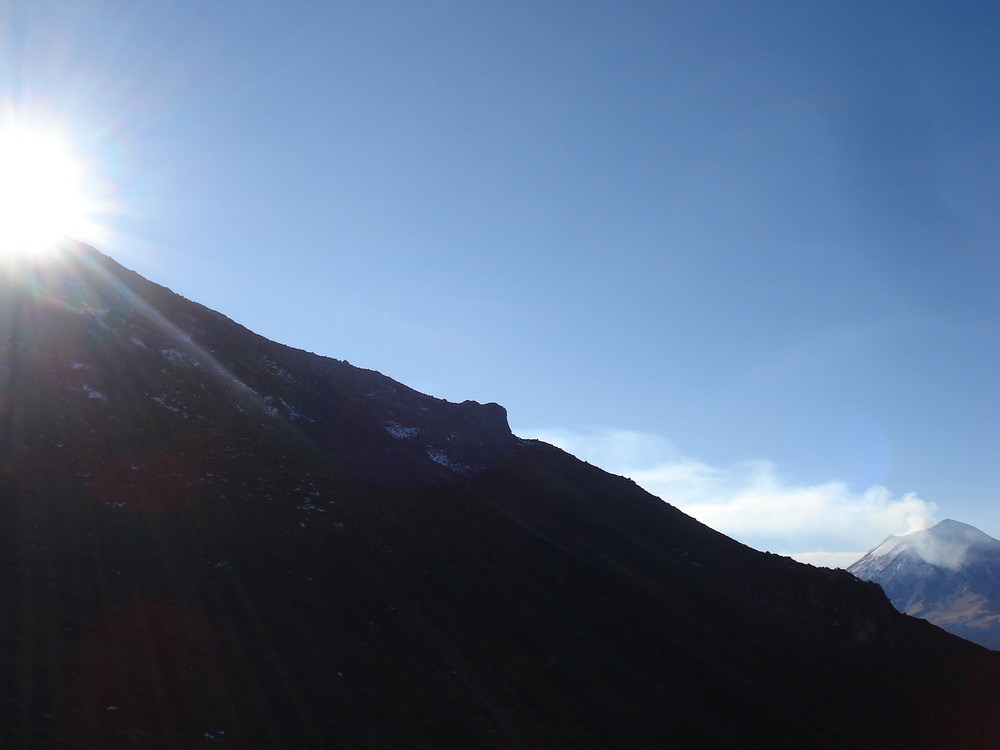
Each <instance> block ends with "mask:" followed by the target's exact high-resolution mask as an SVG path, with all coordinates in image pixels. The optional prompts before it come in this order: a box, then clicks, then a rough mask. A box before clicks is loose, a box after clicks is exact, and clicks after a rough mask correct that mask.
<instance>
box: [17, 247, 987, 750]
mask: <svg viewBox="0 0 1000 750" xmlns="http://www.w3.org/2000/svg"><path fill="white" fill-rule="evenodd" d="M0 283H2V285H3V288H2V289H0V292H2V296H0V394H2V401H0V417H2V421H0V451H2V465H0V471H2V474H0V477H2V483H3V484H2V498H0V501H2V503H0V558H2V565H0V575H2V576H3V582H2V589H0V591H2V592H3V597H4V606H3V610H2V614H0V633H2V642H3V643H4V644H5V645H6V648H5V649H4V651H3V653H2V656H0V744H2V746H3V747H5V748H7V747H9V748H44V747H67V748H132V747H135V748H201V747H206V748H207V747H232V748H258V747H259V748H380V749H381V748H442V747H447V748H498V749H499V748H504V749H506V748H527V749H534V748H539V749H541V748H553V747H564V748H589V747H594V748H597V747H600V748H623V749H624V748H650V749H652V748H698V749H703V748H788V749H789V750H791V749H792V748H795V749H796V750H798V749H800V748H805V747H808V748H830V749H831V750H832V749H833V748H838V749H842V748H870V747H909V748H924V747H926V748H932V747H934V748H937V747H942V746H952V747H963V748H975V747H983V748H986V747H993V746H994V738H995V737H998V736H1000V719H998V718H996V712H995V711H994V710H993V707H994V706H995V705H996V704H997V701H998V699H1000V663H998V661H997V658H996V655H994V654H992V653H990V652H988V651H986V650H984V649H981V648H978V647H976V646H973V645H971V644H968V643H966V642H964V641H961V640H959V639H957V638H954V637H952V636H950V635H948V634H946V633H944V632H943V631H940V630H938V629H937V628H935V627H933V626H931V625H929V624H927V623H925V622H923V621H920V620H916V619H913V618H909V617H906V616H904V615H901V614H899V613H897V612H896V611H895V610H894V609H893V607H892V606H891V605H890V603H889V601H888V600H887V599H886V598H885V596H884V595H883V594H882V592H881V590H880V589H879V587H878V586H876V585H875V584H870V583H864V582H861V581H859V580H858V579H856V578H854V577H853V576H851V575H849V574H847V573H845V572H843V571H833V570H826V569H817V568H812V567H810V566H806V565H801V564H798V563H795V562H793V561H791V560H789V559H787V558H783V557H778V556H774V555H768V554H764V553H760V552H756V551H754V550H751V549H749V548H747V547H745V546H743V545H741V544H738V543H736V542H734V541H732V540H730V539H728V538H726V537H725V536H723V535H721V534H718V533H716V532H714V531H712V530H710V529H708V528H707V527H705V526H703V525H701V524H699V523H698V522H696V521H694V520H693V519H691V518H689V517H688V516H686V515H684V514H683V513H681V512H680V511H678V510H677V509H675V508H673V507H672V506H670V505H669V504H667V503H664V502H662V501H661V500H659V499H657V498H655V497H653V496H651V495H649V494H648V493H646V492H644V491H643V490H641V489H640V488H639V487H637V486H636V485H635V484H634V483H632V482H630V481H628V480H626V479H623V478H620V477H615V476H612V475H609V474H607V473H605V472H603V471H601V470H599V469H597V468H595V467H593V466H590V465H588V464H586V463H584V462H582V461H579V460H577V459H576V458H574V457H572V456H570V455H568V454H566V453H564V452H562V451H560V450H558V449H556V448H554V447H552V446H549V445H546V444H544V443H539V442H536V441H529V440H521V439H518V438H517V437H515V436H514V435H512V434H511V433H510V430H509V428H508V427H507V421H506V414H505V412H504V410H503V408H502V407H500V406H498V405H496V404H487V405H482V404H476V403H472V402H465V403H463V404H453V403H448V402H445V401H442V400H439V399H435V398H432V397H430V396H425V395H423V394H420V393H417V392H415V391H413V390H412V389H409V388H407V387H406V386H403V385H401V384H399V383H396V382H394V381H392V380H391V379H389V378H387V377H385V376H383V375H380V374H379V373H375V372H372V371H368V370H362V369H359V368H356V367H353V366H351V365H349V364H347V363H346V362H340V361H337V360H332V359H327V358H324V357H319V356H316V355H312V354H308V353H305V352H301V351H297V350H293V349H290V348H288V347H285V346H282V345H280V344H276V343H273V342H270V341H267V340H265V339H263V338H261V337H259V336H257V335H255V334H253V333H251V332H250V331H248V330H246V329H244V328H242V327H240V326H238V325H237V324H235V323H233V322H232V321H230V320H228V319H226V318H225V317H223V316H221V315H219V314H218V313H215V312H212V311H210V310H208V309H206V308H204V307H202V306H200V305H197V304H195V303H192V302H189V301H187V300H184V299H182V298H180V297H178V296H176V295H174V294H172V293H171V292H169V291H168V290H166V289H164V288H162V287H159V286H156V285H155V284H152V283H150V282H148V281H146V280H144V279H142V278H141V277H139V276H137V275H136V274H134V273H131V272H129V271H126V270H125V269H123V268H122V267H121V266H119V265H118V264H116V263H114V262H113V261H111V260H110V259H108V258H106V257H104V256H102V255H100V254H99V253H97V252H96V251H95V250H93V249H91V248H88V247H86V246H82V245H75V244H74V245H67V246H66V248H65V249H64V253H63V257H62V258H61V259H59V260H58V261H53V262H51V263H49V264H47V265H46V266H42V267H38V268H34V269H31V268H21V269H18V270H16V271H11V272H8V273H7V275H6V276H4V277H3V279H2V282H0ZM442 366H446V364H444V363H442ZM668 499H669V498H668Z"/></svg>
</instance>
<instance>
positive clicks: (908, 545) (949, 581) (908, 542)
mask: <svg viewBox="0 0 1000 750" xmlns="http://www.w3.org/2000/svg"><path fill="white" fill-rule="evenodd" d="M847 570H848V571H850V572H851V573H853V574H854V575H856V576H857V577H858V578H861V579H863V580H866V581H874V582H875V583H877V584H879V585H880V586H882V588H883V589H884V590H885V593H886V595H887V596H888V597H889V600H890V601H891V602H892V603H893V605H894V606H895V607H896V609H898V610H899V611H900V612H906V613H907V614H909V615H913V616H914V617H922V618H923V619H925V620H928V621H929V622H933V623H934V624H935V625H937V626H939V627H941V628H944V629H945V630H947V631H948V632H949V633H954V634H955V635H958V636H961V637H962V638H967V639H968V640H970V641H974V642H975V643H979V644H980V645H983V646H986V647H987V648H991V649H994V650H997V649H1000V540H997V539H994V538H993V537H991V536H989V535H987V534H984V533H983V532H982V531H980V530H979V529H977V528H976V527H975V526H970V525H969V524H965V523H960V522H958V521H953V520H951V519H948V520H945V521H941V522H940V523H938V524H937V525H936V526H934V527H932V528H930V529H926V530H923V531H914V532H913V533H911V534H906V535H904V536H890V537H889V538H888V539H886V540H885V541H884V542H882V544H880V545H879V546H878V547H876V548H875V549H873V550H871V551H870V552H868V553H867V554H866V555H865V556H864V557H862V558H861V559H860V560H858V561H857V562H856V563H854V564H853V565H851V566H850V567H849V568H848V569H847Z"/></svg>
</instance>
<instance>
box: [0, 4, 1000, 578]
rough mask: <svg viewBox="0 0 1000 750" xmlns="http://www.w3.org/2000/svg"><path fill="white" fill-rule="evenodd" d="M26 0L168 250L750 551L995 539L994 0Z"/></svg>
mask: <svg viewBox="0 0 1000 750" xmlns="http://www.w3.org/2000/svg"><path fill="white" fill-rule="evenodd" d="M2 12H3V13H4V15H5V18H4V19H3V20H4V21H5V23H3V24H2V30H0V41H2V43H3V47H2V49H3V50H4V52H3V57H2V58H0V66H2V68H0V69H2V71H3V73H4V80H5V81H6V82H7V86H6V90H5V92H4V98H3V100H2V101H3V106H2V107H0V115H2V117H3V120H4V122H3V124H5V125H8V124H10V123H11V122H12V121H15V120H16V121H23V120H30V121H32V122H38V123H48V124H49V125H53V126H58V128H59V129H60V130H61V131H63V132H65V133H68V134H69V135H70V136H71V139H72V141H73V143H72V145H73V146H74V149H75V151H77V152H80V153H84V154H86V155H87V156H88V158H87V163H88V165H89V167H90V168H91V172H90V174H91V178H90V179H91V180H92V181H93V182H94V183H96V185H97V188H99V189H97V190H96V191H95V194H98V195H100V196H102V198H101V200H102V204H101V205H102V207H103V209H102V210H104V212H105V214H106V215H105V216H103V220H104V222H105V224H104V226H103V227H102V230H103V231H102V232H101V233H100V237H99V238H98V239H99V241H95V244H97V246H98V248H99V249H100V250H101V251H103V252H106V253H108V254H109V255H111V256H113V257H115V258H116V259H117V260H119V261H120V262H122V263H124V264H125V265H127V266H129V267H131V268H134V269H135V270H137V271H139V272H140V273H141V274H142V275H144V276H146V277H147V278H150V279H152V280H154V281H156V282H158V283H161V284H164V285H166V286H168V287H170V288H172V289H173V290H175V291H177V292H178V293H180V294H182V295H184V296H185V297H188V298H190V299H194V300H196V301H198V302H201V303H202V304H205V305H207V306H209V307H211V308H213V309H216V310H218V311H220V312H222V313H224V314H226V315H227V316H229V317H231V318H233V319H235V320H236V321H238V322H239V323H241V324H243V325H245V326H247V327H249V328H251V329H252V330H254V331H257V332H259V333H261V334H263V335H265V336H267V337H268V338H271V339H273V340H276V341H280V342H282V343H286V344H290V345H293V346H296V347H300V348H303V349H307V350H309V351H314V352H317V353H320V354H324V355H327V356H332V357H337V358H342V359H347V360H349V361H351V362H352V363H354V364H357V365H361V366H363V367H367V368H372V369H376V370H379V371H381V372H383V373H385V374H387V375H389V376H390V377H392V378H395V379H397V380H400V381H402V382H404V383H406V384H407V385H410V386H412V387H414V388H417V389H418V390H421V391H424V392H426V393H429V394H432V395H434V396H438V397H442V398H448V399H450V400H455V401H462V400H465V399H475V400H478V401H497V402H499V403H501V404H503V405H504V406H505V407H506V408H507V409H508V412H509V414H510V420H511V423H512V426H513V427H514V430H515V432H517V433H518V434H520V435H521V436H523V437H536V436H537V437H541V438H543V439H546V440H549V441H551V442H555V443H556V444H558V445H560V446H562V447H565V448H567V449H568V450H570V451H571V452H573V453H576V454H577V455H579V456H581V457H582V458H585V459H587V460H590V461H591V462H593V463H596V464H598V465H601V466H602V467H604V468H607V469H609V470H611V471H615V472H616V473H625V474H628V475H629V476H632V477H633V478H634V479H636V481H638V482H640V484H643V485H644V486H646V487H647V488H648V489H650V490H652V491H653V492H654V493H656V494H658V495H660V496H661V497H663V499H664V500H666V501H668V502H670V503H672V504H674V505H677V506H679V507H681V508H682V509H684V510H686V511H687V512H689V513H691V514H693V515H695V517H697V518H699V519H700V520H703V521H705V522H706V523H708V524H709V525H711V526H713V527H715V528H717V529H719V530H721V531H723V532H725V533H727V534H729V535H731V536H733V537H735V538H737V539H739V540H740V541H743V542H746V543H747V544H750V545H752V546H754V547H757V548H760V549H767V550H771V551H776V552H786V553H794V554H795V555H796V556H797V557H800V559H812V560H814V561H822V562H834V563H840V564H844V565H846V564H848V563H849V562H851V561H852V560H850V559H846V558H847V556H850V555H854V556H855V557H858V556H860V555H861V554H862V553H863V552H864V551H865V550H867V549H869V548H871V547H873V546H875V545H877V544H878V543H879V542H880V541H881V540H882V539H883V538H885V537H886V536H887V535H888V534H901V533H905V532H907V531H911V530H913V529H915V528H920V527H922V526H926V525H928V524H930V523H931V522H933V521H934V520H935V519H939V518H943V517H951V518H955V519H958V520H960V521H964V522H967V523H971V524H973V525H975V526H977V527H979V528H981V529H982V530H983V531H985V532H986V533H988V534H990V535H991V536H995V537H996V536H1000V510H998V507H1000V506H998V505H997V503H996V500H997V494H996V492H997V487H998V485H1000V440H998V437H1000V435H998V434H997V425H998V424H1000V419H998V418H1000V382H998V379H997V377H996V373H997V372H998V371H1000V317H998V310H997V300H998V295H997V291H998V284H997V278H998V277H997V263H998V260H997V253H996V248H997V247H998V246H1000V243H998V239H1000V226H998V220H997V217H998V216H1000V212H998V211H997V210H996V209H997V207H996V206H995V203H996V196H997V195H998V194H1000V191H998V189H997V188H998V185H997V174H998V156H1000V150H998V148H997V145H998V141H997V138H996V135H995V134H996V133H997V132H998V127H997V126H998V122H997V120H998V104H997V98H996V97H995V96H994V88H995V85H994V83H993V81H994V78H995V71H996V70H997V67H998V62H1000V61H998V54H1000V53H998V51H997V49H996V44H995V39H996V34H997V31H998V30H1000V10H998V9H997V8H996V7H995V6H993V5H991V4H987V3H964V4H960V5H957V6H956V5H951V4H943V3H941V4H936V3H928V4H920V5H913V4H910V3H902V2H879V3H851V2H848V3H832V2H830V3H825V2H820V3H809V4H801V5H792V4H787V3H770V2H763V3H757V4H754V5H747V4H742V3H735V2H721V3H711V4H708V3H700V2H698V3H695V2H690V3H688V2H676V3H666V4H665V3H653V2H649V3H646V2H624V3H615V4H606V3H598V2H573V3H568V2H565V3H564V2H545V3H531V4H528V3H523V4H522V3H509V2H481V3H458V2H426V3H395V2H394V3H385V2H366V3H341V4H323V5H318V4H306V3H303V4H284V5H282V6H280V7H279V6H264V5H260V6H253V7H251V6H248V5H247V4H245V3H235V2H217V3H212V4H203V3H194V2H177V3H170V4H134V3H126V2H82V3H68V2H38V3H21V2H15V3H11V4H8V5H6V6H5V7H4V10H3V11H2ZM110 207H114V210H113V211H112V210H111V208H110ZM81 239H92V240H93V239H94V238H87V237H81ZM809 553H825V554H829V555H833V556H827V557H822V558H819V557H812V558H808V557H807V555H808V554H809ZM838 553H839V555H840V556H839V557H837V556H836V554H838Z"/></svg>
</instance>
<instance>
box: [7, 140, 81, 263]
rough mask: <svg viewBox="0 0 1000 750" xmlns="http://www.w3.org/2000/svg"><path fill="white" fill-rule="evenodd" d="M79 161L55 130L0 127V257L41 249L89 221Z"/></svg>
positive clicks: (33, 253)
mask: <svg viewBox="0 0 1000 750" xmlns="http://www.w3.org/2000/svg"><path fill="white" fill-rule="evenodd" d="M85 178H86V175H85V170H84V168H83V164H82V162H81V161H80V160H79V159H78V158H77V157H75V156H74V154H73V153H72V152H71V151H70V149H69V148H68V147H67V145H66V143H65V141H64V140H63V139H62V138H60V137H59V135H58V134H56V133H54V132H45V131H31V130H22V129H17V128H4V129H0V257H2V258H6V259H11V258H24V257H37V256H39V255H44V254H46V253H48V252H50V251H51V250H52V249H54V248H55V247H56V246H57V245H58V243H59V242H60V240H62V239H63V238H64V237H67V236H68V237H79V236H80V234H81V233H85V232H86V230H87V227H88V224H89V223H90V221H91V213H92V209H93V206H92V204H91V201H90V199H89V197H88V193H87V186H86V179H85Z"/></svg>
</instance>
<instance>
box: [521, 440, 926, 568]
mask: <svg viewBox="0 0 1000 750" xmlns="http://www.w3.org/2000/svg"><path fill="white" fill-rule="evenodd" d="M520 434H522V435H525V436H530V437H536V438H538V439H540V440H544V441H546V442H549V443H552V444H554V445H557V446H559V447H560V448H563V449H564V450H567V451H569V452H570V453H573V454H574V455H576V456H578V457H580V458H582V459H584V460H586V461H589V462H591V463H593V464H596V465H598V466H600V467H601V468H603V469H606V470H608V471H611V472H613V473H615V474H622V475H624V476H627V477H630V478H631V479H633V480H635V481H636V482H637V483H638V484H639V485H641V486H642V487H644V488H646V489H647V490H649V491H650V492H652V493H653V494H654V495H657V496H659V497H661V498H663V499H664V500H666V501H667V502H669V503H671V504H672V505H676V506H677V507H679V508H680V509H681V510H683V511H684V512H685V513H688V514H689V515H691V516H694V517H695V518H697V519H698V520H699V521H701V522H702V523H705V524H707V525H708V526H711V527H712V528H714V529H717V530H719V531H721V532H723V533H724V534H728V535H729V536H732V537H734V538H736V539H739V540H740V541H743V542H746V543H747V544H750V545H752V546H754V547H757V548H759V549H768V550H771V551H774V552H781V553H783V554H790V555H791V556H792V557H795V558H796V559H800V560H802V561H804V562H811V563H814V564H824V565H835V566H836V565H847V564H850V563H851V562H853V560H856V559H857V558H859V557H860V556H861V555H862V554H863V553H864V552H865V551H866V550H868V549H870V548H872V547H874V546H875V545H877V544H878V543H879V542H881V541H882V540H883V539H884V538H885V537H887V536H889V535H890V534H905V533H908V532H910V531H915V530H917V529H922V528H927V527H928V526H930V525H931V524H932V523H933V519H934V514H935V513H936V511H937V507H936V506H935V505H934V504H933V503H930V502H927V501H926V500H922V499H921V498H919V497H917V496H916V495H915V494H913V493H906V494H904V495H895V494H893V493H892V492H891V491H890V490H889V489H887V488H886V487H883V486H881V485H873V486H871V487H868V488H866V489H863V490H857V489H855V488H853V487H851V486H850V485H848V484H847V483H845V482H841V481H828V482H824V483H821V484H813V485H805V484H798V483H795V482H792V481H790V480H788V479H787V478H786V477H784V476H782V474H781V472H780V471H779V469H778V467H777V466H775V464H774V463H772V462H770V461H767V460H763V459H753V460H749V461H741V462H738V463H734V464H730V465H726V466H713V465H710V464H708V463H705V462H704V461H699V460H697V459H695V458H691V457H689V456H686V455H684V454H682V453H681V452H680V451H678V450H677V448H676V446H675V445H674V444H673V443H672V442H671V441H669V440H667V439H666V438H664V437H662V436H659V435H654V434H649V433H642V432H634V431H628V430H614V429H602V430H591V431H585V432H583V431H573V430H562V429H559V430H534V431H521V432H520Z"/></svg>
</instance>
